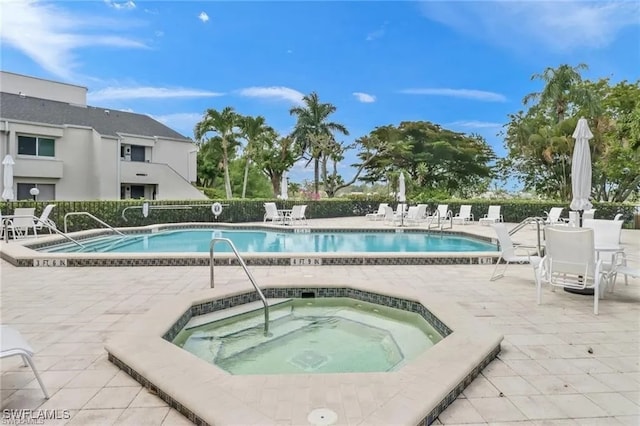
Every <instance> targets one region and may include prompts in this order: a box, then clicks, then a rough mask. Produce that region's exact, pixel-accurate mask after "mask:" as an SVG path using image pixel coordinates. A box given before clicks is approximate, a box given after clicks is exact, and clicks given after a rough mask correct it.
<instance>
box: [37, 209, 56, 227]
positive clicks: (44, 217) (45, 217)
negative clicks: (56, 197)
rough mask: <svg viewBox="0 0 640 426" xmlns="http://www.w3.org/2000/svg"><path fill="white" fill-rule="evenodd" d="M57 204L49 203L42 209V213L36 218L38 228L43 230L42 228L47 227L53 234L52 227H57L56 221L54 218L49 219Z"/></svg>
mask: <svg viewBox="0 0 640 426" xmlns="http://www.w3.org/2000/svg"><path fill="white" fill-rule="evenodd" d="M55 206H56V205H55V204H47V205H46V206H45V208H44V210H42V214H41V215H40V217H39V218H38V219H37V220H36V230H38V231H42V228H46V229H48V230H49V233H50V234H51V233H52V232H51V228H53V229H56V223H55V222H54V221H53V220H51V219H49V215H50V214H51V211H52V210H53V208H54V207H55Z"/></svg>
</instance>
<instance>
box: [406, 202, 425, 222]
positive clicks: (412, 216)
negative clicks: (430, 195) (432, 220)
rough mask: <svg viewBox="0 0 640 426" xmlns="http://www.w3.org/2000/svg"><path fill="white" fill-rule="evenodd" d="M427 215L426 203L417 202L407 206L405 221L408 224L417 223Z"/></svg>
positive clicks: (422, 220)
mask: <svg viewBox="0 0 640 426" xmlns="http://www.w3.org/2000/svg"><path fill="white" fill-rule="evenodd" d="M426 216H427V205H426V204H418V205H417V206H411V207H409V210H408V211H407V216H406V217H405V221H407V222H408V223H410V224H414V225H417V224H419V223H422V222H424V221H425V219H426Z"/></svg>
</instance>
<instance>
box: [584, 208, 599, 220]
mask: <svg viewBox="0 0 640 426" xmlns="http://www.w3.org/2000/svg"><path fill="white" fill-rule="evenodd" d="M595 215H596V209H589V210H585V211H584V212H582V220H585V219H595Z"/></svg>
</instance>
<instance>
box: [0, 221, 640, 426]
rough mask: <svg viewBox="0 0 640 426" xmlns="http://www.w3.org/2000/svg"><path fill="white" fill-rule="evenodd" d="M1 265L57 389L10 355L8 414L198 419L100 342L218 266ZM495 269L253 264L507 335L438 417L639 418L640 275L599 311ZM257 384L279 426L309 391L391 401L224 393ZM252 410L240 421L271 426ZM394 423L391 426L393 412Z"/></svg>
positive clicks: (286, 279) (230, 271)
mask: <svg viewBox="0 0 640 426" xmlns="http://www.w3.org/2000/svg"><path fill="white" fill-rule="evenodd" d="M310 222H311V226H312V227H336V226H340V227H353V228H370V227H387V228H388V226H386V225H383V224H382V223H381V222H372V221H367V220H364V219H363V218H340V219H318V220H311V221H310ZM509 226H510V227H511V226H514V224H509ZM454 230H462V231H466V232H470V233H476V234H478V235H484V236H489V237H493V236H494V233H493V229H492V228H490V227H487V226H480V225H477V224H474V225H466V226H463V225H455V226H454ZM514 240H516V241H518V242H521V243H525V244H532V243H535V231H533V230H531V229H529V228H526V229H523V230H522V231H520V232H518V233H517V234H516V235H515V236H514ZM2 244H4V243H2ZM9 244H12V243H9ZM622 245H623V246H624V247H625V250H626V252H627V253H629V254H631V255H635V256H638V255H639V254H640V231H637V230H636V231H630V230H623V233H622ZM0 249H2V245H0ZM0 267H1V271H0V278H1V289H0V296H1V301H0V303H1V308H2V309H1V313H0V320H1V323H2V324H8V325H11V326H13V327H15V328H17V329H18V330H19V331H20V332H21V333H22V334H23V336H24V337H25V338H26V339H27V340H28V341H29V342H30V343H31V345H32V346H33V348H34V350H35V352H36V354H35V356H34V361H35V364H36V366H37V367H38V369H39V371H40V373H41V375H42V379H43V380H44V382H45V384H46V385H47V388H48V391H49V393H50V394H51V399H49V400H48V401H47V400H44V398H43V396H42V393H41V391H40V389H39V387H38V384H37V382H36V380H35V378H34V376H33V373H32V372H31V370H30V369H29V368H28V367H27V368H25V367H22V366H21V365H20V363H19V360H18V359H17V358H16V357H14V358H10V359H4V360H2V368H1V371H2V380H1V389H2V390H1V401H2V402H1V405H2V409H3V410H5V409H32V410H37V409H55V410H69V414H70V415H71V419H70V420H47V421H45V423H44V424H45V425H54V424H76V425H94V424H101V425H109V424H118V425H142V424H149V425H186V424H190V422H189V421H188V420H187V419H186V418H184V417H183V416H182V415H181V414H180V413H178V412H177V411H175V410H173V409H171V408H170V407H168V406H167V405H166V404H165V403H164V402H163V401H162V400H160V399H159V398H158V397H157V396H155V395H153V394H151V393H150V392H149V391H147V390H146V389H144V388H142V387H141V386H140V385H139V384H138V383H137V382H135V381H134V380H133V379H131V378H130V377H129V376H127V375H126V374H125V373H124V372H122V371H120V370H119V369H118V368H116V367H115V366H114V365H113V364H111V363H110V362H109V361H108V360H107V355H106V351H105V349H104V345H105V341H106V340H107V339H108V338H109V337H110V336H112V335H114V334H115V333H121V332H123V331H126V330H129V329H131V328H135V327H136V324H137V323H138V320H139V319H140V318H142V316H143V315H145V313H147V311H148V310H149V309H150V308H151V307H152V306H156V305H158V304H159V303H162V302H166V301H167V300H168V299H170V298H172V297H174V296H176V295H184V294H186V293H191V292H201V291H202V290H206V289H207V288H209V268H208V267H205V266H193V267H192V266H180V267H166V266H165V267H151V266H148V267H118V268H108V267H89V268H87V267H78V268H18V267H14V266H13V265H10V264H9V263H7V262H5V261H2V263H0ZM492 270H493V265H426V266H423V265H403V266H399V265H393V266H381V265H364V266H363V265H352V266H347V265H339V266H322V267H314V266H254V267H251V272H252V274H253V275H254V277H255V278H256V281H257V282H258V284H260V283H261V282H262V283H264V282H274V281H278V282H280V281H282V282H283V283H291V284H304V283H305V282H309V281H322V280H324V279H326V280H327V281H331V282H337V281H344V282H345V283H349V282H350V280H355V279H357V281H359V282H367V284H368V286H369V288H370V289H371V291H374V292H375V291H376V289H382V288H384V287H385V286H388V285H389V284H390V283H391V284H393V286H394V287H397V288H398V290H401V289H402V288H406V289H407V291H408V292H420V293H423V294H436V295H438V296H441V297H444V298H447V299H449V300H452V301H453V302H455V303H456V304H457V305H458V306H459V307H460V308H461V309H464V310H466V311H467V312H469V313H470V314H471V315H473V316H474V317H475V318H476V320H477V321H478V322H479V323H481V324H484V325H487V326H490V327H492V328H494V329H495V330H496V331H497V332H499V333H501V334H503V335H504V341H503V343H502V352H501V353H500V354H499V355H498V358H497V359H496V360H494V361H493V362H492V363H491V364H489V366H488V367H487V368H485V369H484V371H482V373H481V374H480V376H479V377H478V378H476V380H475V381H474V382H473V383H472V384H471V385H470V386H469V387H467V388H466V389H465V391H464V392H463V394H462V395H461V396H460V397H459V398H458V399H457V400H456V401H455V402H454V403H453V404H452V405H451V406H450V407H449V408H447V409H446V410H445V411H444V412H443V413H442V414H441V415H440V417H439V418H438V420H436V422H435V424H447V425H453V424H501V425H638V424H640V280H639V279H630V280H629V285H628V286H625V285H624V280H623V279H622V278H619V280H618V283H617V285H616V290H615V292H614V293H607V294H606V298H605V299H604V300H602V301H601V304H600V314H599V315H597V316H596V315H593V299H592V297H590V296H580V295H574V294H568V293H566V292H563V291H556V292H551V291H550V290H549V289H548V288H545V289H544V290H543V300H542V305H536V295H535V286H534V282H533V272H532V270H531V267H530V266H529V265H510V266H509V268H508V270H507V273H506V276H505V277H504V278H502V279H499V280H497V281H493V282H491V281H489V276H490V275H491V272H492ZM216 286H218V287H222V288H225V289H229V290H231V289H245V288H246V289H250V288H251V286H250V283H249V282H248V280H247V278H246V276H245V275H244V272H243V271H242V269H241V268H240V267H236V266H228V267H225V268H221V269H220V270H217V273H216ZM276 388H278V389H280V391H278V392H274V389H276ZM247 393H251V394H252V395H254V398H255V403H256V405H257V407H259V409H260V410H262V411H263V412H264V413H265V415H267V416H268V417H270V418H275V419H277V420H276V422H275V424H282V425H288V424H294V423H292V418H293V415H292V410H293V408H294V407H295V405H296V404H297V403H298V402H296V401H299V399H300V398H303V399H306V400H309V401H311V403H313V404H315V405H316V406H317V407H318V408H322V407H326V408H330V409H332V410H333V411H335V412H336V413H338V418H339V421H338V423H336V424H345V425H346V424H357V419H359V418H360V413H361V412H362V411H365V410H366V409H368V407H370V406H371V405H372V404H376V401H377V400H379V399H381V398H383V397H386V395H385V389H384V384H380V385H378V386H372V387H371V388H370V389H369V390H368V391H366V392H360V393H355V392H354V390H353V389H352V388H350V387H346V386H345V387H344V388H343V389H341V391H340V393H339V394H335V393H326V394H309V393H305V392H304V389H292V388H287V386H286V380H285V379H282V378H281V377H279V376H278V377H274V381H265V383H264V388H263V389H246V388H243V387H242V386H238V387H232V388H229V389H228V396H231V397H233V396H238V397H240V396H241V395H242V396H246V394H247ZM309 401H305V402H307V403H309ZM300 402H301V401H300ZM406 403H407V404H411V399H409V398H408V399H407V401H406ZM241 418H243V417H242V413H238V419H241ZM243 419H244V420H243V421H242V422H239V423H242V424H262V423H259V422H257V420H256V422H253V423H252V422H251V420H250V419H246V418H243ZM387 424H389V425H393V424H394V422H393V417H391V418H389V422H388V423H387Z"/></svg>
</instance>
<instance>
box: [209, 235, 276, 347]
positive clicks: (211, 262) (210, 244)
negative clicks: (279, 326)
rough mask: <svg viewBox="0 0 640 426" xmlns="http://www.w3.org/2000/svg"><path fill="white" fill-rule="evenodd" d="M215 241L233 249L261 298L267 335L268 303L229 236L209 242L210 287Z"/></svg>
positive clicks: (266, 334) (212, 283)
mask: <svg viewBox="0 0 640 426" xmlns="http://www.w3.org/2000/svg"><path fill="white" fill-rule="evenodd" d="M217 242H224V243H227V244H229V247H231V250H233V254H235V255H236V258H237V259H238V263H240V266H242V269H244V272H245V273H246V274H247V277H249V281H251V284H253V288H255V289H256V291H257V292H258V296H260V300H262V303H263V304H264V335H265V336H268V335H269V304H268V303H267V299H266V298H265V297H264V294H262V290H260V287H258V284H256V280H255V278H253V275H251V272H250V271H249V268H247V264H246V263H245V262H244V259H243V258H242V256H240V253H238V250H237V249H236V246H235V244H233V241H231V240H230V239H229V238H219V237H215V238H212V239H211V242H210V243H209V278H210V283H211V288H214V274H213V266H214V261H213V252H214V247H215V245H216V243H217Z"/></svg>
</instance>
